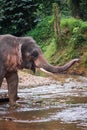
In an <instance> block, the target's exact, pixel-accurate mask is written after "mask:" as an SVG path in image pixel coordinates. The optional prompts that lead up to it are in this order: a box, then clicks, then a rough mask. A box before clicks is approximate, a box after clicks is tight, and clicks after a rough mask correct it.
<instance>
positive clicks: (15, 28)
mask: <svg viewBox="0 0 87 130" xmlns="http://www.w3.org/2000/svg"><path fill="white" fill-rule="evenodd" d="M7 33H9V34H13V35H16V36H29V35H31V36H32V37H33V38H34V39H35V40H36V41H37V43H38V45H39V46H40V47H41V48H42V50H43V52H44V54H45V56H46V57H47V59H48V60H49V61H50V62H51V63H53V64H55V65H56V64H64V63H65V62H66V61H68V60H70V59H73V58H80V59H81V63H80V65H79V67H80V66H82V67H83V68H86V67H87V51H86V50H87V0H50V1H48V0H40V1H39V0H21V1H18V0H14V1H12V0H0V34H7ZM76 67H77V66H76ZM80 70H82V68H81V69H80Z"/></svg>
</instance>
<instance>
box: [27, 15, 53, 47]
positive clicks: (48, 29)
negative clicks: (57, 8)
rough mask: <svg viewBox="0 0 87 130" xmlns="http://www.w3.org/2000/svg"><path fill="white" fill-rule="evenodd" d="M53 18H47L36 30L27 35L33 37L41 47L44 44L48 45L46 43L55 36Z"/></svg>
mask: <svg viewBox="0 0 87 130" xmlns="http://www.w3.org/2000/svg"><path fill="white" fill-rule="evenodd" d="M52 24H53V17H52V16H47V17H45V18H44V19H43V20H42V21H41V22H39V23H38V24H37V25H36V28H35V29H33V30H31V31H30V32H28V33H27V34H26V35H28V36H32V37H33V38H34V39H35V40H36V41H37V42H38V44H39V45H41V46H44V45H42V43H46V41H47V40H48V39H49V38H50V37H51V36H52V34H53V26H52Z"/></svg>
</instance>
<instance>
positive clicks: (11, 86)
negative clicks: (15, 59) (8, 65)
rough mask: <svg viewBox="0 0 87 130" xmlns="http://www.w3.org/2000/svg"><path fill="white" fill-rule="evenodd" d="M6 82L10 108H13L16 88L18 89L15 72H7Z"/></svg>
mask: <svg viewBox="0 0 87 130" xmlns="http://www.w3.org/2000/svg"><path fill="white" fill-rule="evenodd" d="M6 80H7V84H8V95H9V102H10V105H11V106H14V105H15V104H16V100H17V88H18V74H17V72H8V73H7V74H6Z"/></svg>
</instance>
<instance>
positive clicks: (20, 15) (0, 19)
mask: <svg viewBox="0 0 87 130" xmlns="http://www.w3.org/2000/svg"><path fill="white" fill-rule="evenodd" d="M0 2H2V6H1V14H0V33H11V34H14V35H23V34H24V33H25V32H26V31H27V30H30V29H31V28H32V27H33V26H34V25H35V23H34V20H35V16H34V12H35V10H36V8H37V5H36V4H35V3H34V2H33V0H22V1H18V0H14V1H12V0H9V1H8V0H0ZM31 12H32V13H31Z"/></svg>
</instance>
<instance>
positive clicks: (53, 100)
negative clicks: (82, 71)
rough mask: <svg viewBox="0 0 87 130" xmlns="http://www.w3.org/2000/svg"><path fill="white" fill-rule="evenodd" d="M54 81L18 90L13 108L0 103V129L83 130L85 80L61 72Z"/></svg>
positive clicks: (86, 101) (86, 124) (86, 109)
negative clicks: (49, 83) (17, 104)
mask: <svg viewBox="0 0 87 130" xmlns="http://www.w3.org/2000/svg"><path fill="white" fill-rule="evenodd" d="M54 78H57V77H54ZM56 80H59V81H60V82H59V83H58V84H51V85H46V86H38V87H33V88H23V89H19V97H21V98H20V100H18V103H19V104H20V107H18V108H16V109H15V110H10V109H9V105H8V103H6V104H0V130H10V129H11V130H19V129H21V130H87V79H86V78H85V77H77V76H69V77H68V76H64V75H61V76H60V77H59V78H58V79H56ZM2 91H3V92H4V91H5V90H2Z"/></svg>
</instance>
